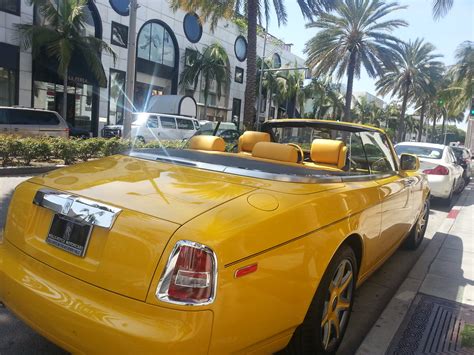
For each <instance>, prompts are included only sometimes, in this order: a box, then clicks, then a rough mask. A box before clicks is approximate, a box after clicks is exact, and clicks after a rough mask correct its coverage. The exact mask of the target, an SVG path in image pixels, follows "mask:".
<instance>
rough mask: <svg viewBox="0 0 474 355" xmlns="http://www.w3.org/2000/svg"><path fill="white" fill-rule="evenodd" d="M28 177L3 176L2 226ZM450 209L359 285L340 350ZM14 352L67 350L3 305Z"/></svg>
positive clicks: (381, 304)
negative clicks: (417, 241) (415, 241)
mask: <svg viewBox="0 0 474 355" xmlns="http://www.w3.org/2000/svg"><path fill="white" fill-rule="evenodd" d="M25 179H27V177H11V178H0V229H1V227H2V225H1V223H2V221H3V220H4V219H5V218H4V216H5V214H6V212H7V208H8V201H9V199H10V198H11V195H12V193H13V190H14V188H15V186H16V185H17V184H19V183H20V182H21V181H23V180H25ZM456 199H457V197H456ZM455 201H456V200H455ZM449 210H450V209H449V208H448V207H444V206H443V205H441V204H440V203H439V202H437V201H436V200H435V201H433V202H432V205H431V213H430V220H429V224H428V228H427V232H426V235H425V240H424V241H423V243H422V244H421V246H420V247H419V248H418V249H417V250H416V251H407V250H402V249H401V250H398V251H397V252H396V253H395V254H394V255H393V256H392V257H391V258H390V259H389V260H388V261H387V262H386V263H385V264H384V265H383V266H382V267H381V268H380V269H379V270H378V271H377V272H376V273H375V274H374V275H373V276H371V277H370V279H368V280H367V281H366V282H365V283H364V284H363V285H362V286H361V287H360V288H359V289H358V291H357V294H356V299H355V303H354V310H353V313H352V317H351V320H350V323H349V328H348V330H347V333H346V335H345V337H344V341H343V343H342V344H341V347H340V349H339V351H338V354H353V353H354V352H355V351H356V349H357V348H358V347H359V345H360V344H361V342H362V340H363V339H364V337H365V335H366V334H367V333H368V331H369V330H370V328H371V327H372V325H373V324H374V323H375V321H376V320H377V318H378V317H379V315H380V313H381V312H382V311H383V309H384V308H385V306H386V305H387V304H388V302H389V301H390V299H391V298H392V296H393V295H394V294H395V292H396V290H397V289H398V287H399V285H400V284H401V283H402V282H403V280H404V279H405V277H406V276H407V275H408V273H409V271H410V269H411V268H412V266H413V265H414V264H415V263H416V261H417V260H418V257H419V256H420V255H421V254H422V252H423V250H424V249H425V248H426V246H427V245H428V243H429V241H430V239H431V238H432V237H433V235H434V234H435V233H436V231H437V229H438V227H439V226H440V224H441V223H442V222H443V220H444V218H446V216H447V214H448V212H449ZM10 354H11V355H13V354H15V355H16V354H65V352H64V351H63V350H62V349H60V348H59V347H57V346H56V345H54V344H52V343H51V342H49V341H48V340H46V339H45V338H43V337H42V336H41V335H39V334H38V333H36V332H35V331H33V330H32V329H31V328H30V327H28V326H27V325H25V324H24V323H23V322H22V321H21V320H19V319H18V318H16V317H15V316H14V315H13V314H12V313H10V312H9V311H8V310H7V309H5V308H1V307H0V355H10Z"/></svg>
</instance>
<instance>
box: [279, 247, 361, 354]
mask: <svg viewBox="0 0 474 355" xmlns="http://www.w3.org/2000/svg"><path fill="white" fill-rule="evenodd" d="M357 273H358V269H357V260H356V257H355V254H354V251H353V250H352V248H350V247H349V246H347V245H343V246H342V247H341V248H340V249H339V250H338V251H337V253H336V255H335V256H334V258H333V259H332V260H331V263H330V264H329V266H328V268H327V270H326V272H325V274H324V276H323V278H322V280H321V283H320V285H319V287H318V289H317V291H316V294H315V296H314V298H313V300H312V302H311V305H310V307H309V309H308V313H307V314H306V317H305V319H304V321H303V324H301V325H300V326H299V327H298V328H297V329H296V331H295V333H294V334H293V337H292V339H291V341H290V343H289V344H288V346H287V348H286V349H285V350H284V351H283V353H284V354H334V353H335V352H336V350H337V348H338V347H339V345H340V343H341V341H342V338H343V336H344V333H345V331H346V329H347V325H348V323H349V318H350V315H351V311H352V305H353V302H354V292H355V285H356V281H357Z"/></svg>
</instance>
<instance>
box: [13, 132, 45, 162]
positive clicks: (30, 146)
mask: <svg viewBox="0 0 474 355" xmlns="http://www.w3.org/2000/svg"><path fill="white" fill-rule="evenodd" d="M39 145H40V143H39V140H38V139H36V138H32V137H27V138H22V139H19V140H18V156H19V157H20V159H21V160H22V161H23V163H24V164H25V165H30V163H31V161H32V160H35V159H38V158H39V154H38V152H39V151H38V147H39Z"/></svg>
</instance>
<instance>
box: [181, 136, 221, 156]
mask: <svg viewBox="0 0 474 355" xmlns="http://www.w3.org/2000/svg"><path fill="white" fill-rule="evenodd" d="M188 148H189V149H195V150H206V151H212V152H224V151H225V142H224V140H223V139H222V138H221V137H216V136H194V137H192V138H191V139H190V140H189V142H188Z"/></svg>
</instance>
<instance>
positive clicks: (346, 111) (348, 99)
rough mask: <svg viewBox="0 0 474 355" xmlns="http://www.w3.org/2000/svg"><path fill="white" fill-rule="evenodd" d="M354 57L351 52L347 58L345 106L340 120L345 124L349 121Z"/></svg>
mask: <svg viewBox="0 0 474 355" xmlns="http://www.w3.org/2000/svg"><path fill="white" fill-rule="evenodd" d="M356 56H357V53H356V52H355V51H352V52H351V57H350V58H349V66H348V68H347V88H346V105H345V106H344V117H343V118H342V120H343V121H346V122H350V121H351V104H352V87H353V85H354V71H355V64H356Z"/></svg>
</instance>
